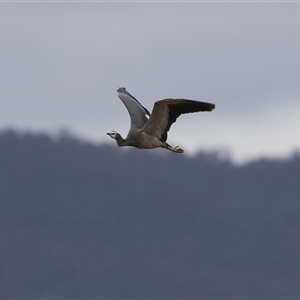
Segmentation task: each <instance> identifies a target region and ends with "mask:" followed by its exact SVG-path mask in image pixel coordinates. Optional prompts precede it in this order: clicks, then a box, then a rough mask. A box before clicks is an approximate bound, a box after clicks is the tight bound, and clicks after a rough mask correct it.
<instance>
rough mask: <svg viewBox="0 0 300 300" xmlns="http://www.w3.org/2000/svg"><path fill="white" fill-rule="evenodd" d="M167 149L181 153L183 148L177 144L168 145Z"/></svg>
mask: <svg viewBox="0 0 300 300" xmlns="http://www.w3.org/2000/svg"><path fill="white" fill-rule="evenodd" d="M169 149H170V150H171V151H173V152H175V153H183V149H181V148H180V147H179V146H176V147H170V148H169Z"/></svg>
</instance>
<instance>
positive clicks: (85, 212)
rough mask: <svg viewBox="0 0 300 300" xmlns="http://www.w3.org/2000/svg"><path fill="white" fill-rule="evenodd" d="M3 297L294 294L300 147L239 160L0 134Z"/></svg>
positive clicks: (299, 277) (299, 240)
mask: <svg viewBox="0 0 300 300" xmlns="http://www.w3.org/2000/svg"><path fill="white" fill-rule="evenodd" d="M0 205H1V206H0V217H1V218H0V225H1V226H0V232H1V236H0V238H1V240H0V243H1V247H0V252H1V255H0V257H1V264H0V297H1V298H2V299H9V298H10V299H12V298H13V299H18V298H19V299H20V298H22V299H46V298H48V299H49V298H56V299H83V298H85V299H87V298H90V299H92V298H93V299H96V298H97V299H101V298H102V299H112V298H113V299H158V298H159V299H189V298H190V299H191V298H193V299H195V298H198V299H199V298H206V299H208V298H211V299H212V298H218V299H221V298H222V299H224V298H227V299H229V298H243V299H245V298H251V299H254V298H273V299H274V298H277V299H279V298H281V299H282V298H285V299H287V298H294V299H295V298H299V297H300V156H299V154H298V153H295V154H294V155H293V156H291V157H290V158H287V159H283V160H276V159H272V160H271V159H261V160H257V161H253V162H250V163H247V164H245V165H235V164H234V163H232V162H231V161H230V159H222V158H220V157H219V155H218V153H201V152H199V154H198V155H197V156H195V157H193V158H190V157H188V156H186V155H178V154H174V153H168V152H166V151H164V150H153V151H147V150H145V151H141V150H137V149H130V150H126V149H124V148H123V149H119V148H118V147H116V145H115V144H113V145H112V146H107V145H100V146H99V145H94V144H90V143H87V142H83V141H81V140H78V139H76V138H74V137H72V136H68V135H64V136H61V137H60V138H56V139H54V138H51V137H49V136H48V135H46V134H31V133H23V134H21V133H18V132H15V131H13V130H6V131H2V132H1V133H0Z"/></svg>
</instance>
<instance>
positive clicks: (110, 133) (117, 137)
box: [107, 130, 126, 147]
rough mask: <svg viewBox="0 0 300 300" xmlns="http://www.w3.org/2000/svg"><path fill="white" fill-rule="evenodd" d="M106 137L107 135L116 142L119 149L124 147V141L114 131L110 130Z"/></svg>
mask: <svg viewBox="0 0 300 300" xmlns="http://www.w3.org/2000/svg"><path fill="white" fill-rule="evenodd" d="M107 135H109V136H110V137H111V138H112V139H114V140H116V142H117V144H118V146H119V147H121V146H126V145H125V144H124V143H125V140H124V139H123V138H122V136H121V134H120V133H118V132H116V131H114V130H111V132H108V133H107Z"/></svg>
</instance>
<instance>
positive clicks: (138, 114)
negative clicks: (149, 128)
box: [117, 87, 150, 129]
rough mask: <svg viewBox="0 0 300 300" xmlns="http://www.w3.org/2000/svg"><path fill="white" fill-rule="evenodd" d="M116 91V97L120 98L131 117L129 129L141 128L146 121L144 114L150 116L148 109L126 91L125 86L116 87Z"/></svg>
mask: <svg viewBox="0 0 300 300" xmlns="http://www.w3.org/2000/svg"><path fill="white" fill-rule="evenodd" d="M117 92H118V97H119V98H120V99H121V100H122V102H123V103H124V105H125V106H126V108H127V110H128V112H129V115H130V119H131V127H130V129H139V128H142V127H143V126H144V125H145V124H146V123H147V121H148V118H147V117H146V115H148V116H150V113H149V111H148V110H147V109H146V108H145V107H144V106H143V105H142V104H141V103H140V102H139V101H138V100H137V99H136V98H134V97H133V96H132V95H131V94H130V93H128V92H127V91H126V89H125V88H123V87H122V88H118V89H117Z"/></svg>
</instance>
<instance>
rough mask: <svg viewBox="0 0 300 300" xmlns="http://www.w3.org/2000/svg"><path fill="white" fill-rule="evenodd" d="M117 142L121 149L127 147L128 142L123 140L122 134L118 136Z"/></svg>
mask: <svg viewBox="0 0 300 300" xmlns="http://www.w3.org/2000/svg"><path fill="white" fill-rule="evenodd" d="M116 142H117V144H118V146H119V147H122V146H126V141H125V140H124V139H123V137H122V136H121V135H120V134H118V135H117V136H116Z"/></svg>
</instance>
